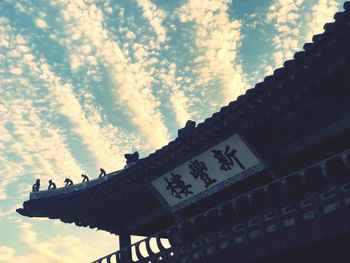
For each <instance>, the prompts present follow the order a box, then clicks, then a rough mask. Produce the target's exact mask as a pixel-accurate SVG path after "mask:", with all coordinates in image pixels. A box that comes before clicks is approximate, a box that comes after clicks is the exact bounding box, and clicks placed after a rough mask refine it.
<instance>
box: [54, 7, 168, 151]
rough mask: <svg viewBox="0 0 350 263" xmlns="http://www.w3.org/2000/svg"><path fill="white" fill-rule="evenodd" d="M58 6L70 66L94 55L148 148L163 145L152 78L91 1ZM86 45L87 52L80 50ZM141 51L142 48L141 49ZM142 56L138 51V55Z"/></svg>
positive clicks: (75, 66)
mask: <svg viewBox="0 0 350 263" xmlns="http://www.w3.org/2000/svg"><path fill="white" fill-rule="evenodd" d="M56 3H58V4H59V5H60V7H61V8H62V16H63V18H64V21H63V22H64V26H65V29H66V32H65V34H66V35H65V37H64V39H65V40H64V41H63V42H64V43H63V44H64V45H66V46H67V48H68V50H69V52H70V59H71V65H72V69H73V70H75V71H77V70H79V69H81V68H82V67H83V65H84V66H85V65H88V66H91V64H90V63H89V61H88V60H87V58H88V57H95V59H96V61H100V62H101V63H102V64H103V66H104V67H105V68H106V69H107V70H108V72H109V75H110V78H111V80H112V83H113V90H114V94H115V97H116V99H117V103H118V104H122V105H124V107H125V110H124V113H126V114H127V115H128V116H129V118H130V120H131V121H132V123H134V124H135V125H136V126H137V127H138V129H139V131H140V132H141V133H142V134H143V136H144V137H145V138H146V142H147V145H145V146H146V147H147V146H148V148H151V149H155V148H158V147H161V146H163V145H164V144H166V143H167V142H168V140H169V134H168V131H167V128H166V126H165V124H164V121H163V116H162V114H161V112H160V111H159V106H160V101H158V100H157V99H156V98H155V97H154V96H153V94H152V82H153V78H152V76H151V74H150V73H149V72H147V71H146V70H145V69H144V68H143V67H142V64H141V63H133V62H131V61H130V59H129V58H128V57H127V55H126V54H124V52H123V49H122V48H121V47H120V45H119V44H118V42H117V41H116V40H114V38H113V37H112V35H111V33H110V32H109V31H108V29H107V28H106V27H105V21H104V19H105V18H104V15H103V13H102V11H101V10H100V9H98V8H97V7H96V6H95V5H94V4H90V5H87V4H85V3H84V2H76V1H56ZM81 45H89V46H90V47H91V51H90V53H89V54H84V53H82V52H81V48H80V47H81ZM141 51H142V50H141ZM140 58H142V54H140Z"/></svg>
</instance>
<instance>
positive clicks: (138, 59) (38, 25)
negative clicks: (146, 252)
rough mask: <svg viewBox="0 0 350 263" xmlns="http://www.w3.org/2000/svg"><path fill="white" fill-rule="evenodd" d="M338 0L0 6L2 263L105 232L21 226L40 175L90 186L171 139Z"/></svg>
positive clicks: (78, 249) (75, 255) (50, 252)
mask: <svg viewBox="0 0 350 263" xmlns="http://www.w3.org/2000/svg"><path fill="white" fill-rule="evenodd" d="M342 3H343V1H342V0H233V1H228V0H227V1H220V0H215V1H208V0H186V1H175V0H174V1H169V0H157V1H155V0H154V1H150V0H120V1H116V0H101V1H98V0H51V1H40V0H37V1H28V0H2V1H0V169H1V175H0V178H1V179H0V262H14V261H18V260H19V262H21V261H24V260H26V262H44V263H45V262H85V261H89V260H92V259H95V258H98V257H100V256H103V255H105V254H107V253H109V252H111V251H113V250H115V249H117V247H118V242H117V238H116V237H115V236H112V235H110V234H108V233H104V232H101V231H98V232H96V231H95V230H90V229H83V228H78V227H74V226H72V225H67V224H63V223H61V222H59V221H56V220H46V219H28V218H24V217H21V216H19V215H17V214H16V213H15V208H16V207H20V206H21V203H22V202H23V201H24V200H26V199H27V198H28V195H29V192H30V190H31V185H32V184H33V183H34V181H35V179H36V178H40V179H41V181H42V187H47V183H46V182H47V181H48V180H49V179H51V178H52V179H53V180H54V181H55V182H56V184H57V185H58V186H63V181H64V179H65V178H66V177H69V178H71V179H72V180H73V181H74V182H79V181H80V180H81V177H80V174H82V173H85V174H87V175H89V176H90V178H94V177H96V176H97V175H98V169H99V168H100V167H103V168H105V170H106V171H107V172H111V171H114V170H118V169H121V168H122V167H123V166H124V162H125V161H124V157H123V155H124V154H125V153H128V152H133V151H135V150H138V151H139V153H140V155H141V157H144V156H146V155H148V154H149V153H151V152H153V151H154V150H156V149H158V148H160V147H162V146H163V145H165V144H167V143H168V142H169V140H173V139H174V138H175V137H176V135H177V130H178V129H179V128H181V127H183V126H184V124H185V123H186V121H187V120H188V119H192V120H195V121H197V122H201V121H203V120H204V119H205V118H207V117H209V116H211V114H212V113H213V112H216V111H218V110H219V109H220V107H221V106H223V105H225V104H227V103H228V102H230V101H232V100H234V99H235V98H236V97H237V96H238V95H240V94H243V93H244V92H245V90H246V89H248V88H252V87H253V86H254V84H255V83H257V82H260V81H262V80H263V78H264V77H265V76H266V75H270V74H271V73H272V72H273V69H275V68H277V67H280V66H281V65H282V64H283V61H284V60H286V59H290V58H291V57H292V56H293V53H294V52H296V51H298V50H300V49H301V48H302V45H303V43H305V42H308V41H310V40H311V37H312V35H313V34H316V33H322V32H323V28H322V27H323V24H324V23H326V22H331V21H333V14H334V13H335V12H336V11H338V10H341V5H342Z"/></svg>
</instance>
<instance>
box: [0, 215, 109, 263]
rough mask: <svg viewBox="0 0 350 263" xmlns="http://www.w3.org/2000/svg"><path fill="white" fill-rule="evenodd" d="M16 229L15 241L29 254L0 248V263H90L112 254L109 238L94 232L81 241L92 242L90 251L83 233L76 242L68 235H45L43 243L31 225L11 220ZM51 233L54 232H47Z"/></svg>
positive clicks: (107, 235)
mask: <svg viewBox="0 0 350 263" xmlns="http://www.w3.org/2000/svg"><path fill="white" fill-rule="evenodd" d="M12 220H14V222H15V223H16V225H15V226H16V227H17V228H18V230H19V232H20V234H19V235H18V237H19V239H20V240H21V241H22V242H24V243H25V244H26V245H28V246H29V247H30V248H31V250H30V251H27V252H26V253H25V254H23V255H17V253H16V250H15V249H14V248H12V247H9V246H0V262H3V263H10V262H28V263H35V262H40V263H50V262H57V263H73V262H90V261H92V260H94V259H97V258H99V257H101V256H103V255H105V254H107V253H109V252H111V251H112V250H113V245H111V244H112V242H113V241H114V239H115V237H114V236H113V235H110V234H107V233H102V232H97V233H93V235H90V234H89V235H88V236H85V238H94V242H95V244H94V248H93V249H91V247H90V244H89V243H87V242H86V243H85V242H84V241H83V240H84V239H83V238H82V237H84V233H83V231H81V232H80V237H81V238H82V239H80V238H78V237H76V236H72V235H56V236H52V235H51V234H48V233H46V236H47V239H46V240H45V241H39V239H40V240H43V236H41V237H39V236H40V235H39V234H38V233H37V232H36V231H35V230H34V227H33V225H32V224H31V223H29V222H27V221H25V220H23V219H14V218H12ZM51 233H54V232H51Z"/></svg>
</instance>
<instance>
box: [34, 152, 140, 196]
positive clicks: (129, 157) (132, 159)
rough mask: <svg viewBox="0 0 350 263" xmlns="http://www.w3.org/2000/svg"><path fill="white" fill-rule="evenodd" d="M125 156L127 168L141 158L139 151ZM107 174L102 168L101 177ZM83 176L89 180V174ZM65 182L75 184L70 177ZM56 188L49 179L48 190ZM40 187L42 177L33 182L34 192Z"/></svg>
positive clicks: (68, 184) (85, 180)
mask: <svg viewBox="0 0 350 263" xmlns="http://www.w3.org/2000/svg"><path fill="white" fill-rule="evenodd" d="M124 157H125V159H126V166H125V167H124V168H127V167H128V165H131V164H133V163H135V162H137V161H138V160H139V153H138V152H134V153H127V154H124ZM105 175H106V171H105V170H103V169H102V168H100V175H99V176H98V177H99V178H100V177H102V176H105ZM81 177H83V178H84V179H83V183H85V182H88V181H89V177H87V175H85V174H82V175H81ZM64 182H65V183H66V185H65V186H64V187H68V186H71V185H73V181H72V180H71V179H69V178H66V179H65V180H64ZM56 188H57V186H56V184H55V183H54V182H53V181H52V180H49V187H48V188H47V190H51V189H56ZM39 189H40V179H37V180H36V182H35V184H33V188H32V190H33V192H37V191H39Z"/></svg>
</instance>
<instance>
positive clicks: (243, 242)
mask: <svg viewBox="0 0 350 263" xmlns="http://www.w3.org/2000/svg"><path fill="white" fill-rule="evenodd" d="M344 9H345V10H344V11H343V12H340V13H336V14H335V16H334V17H335V22H334V23H328V24H325V26H324V29H325V32H324V33H323V34H320V35H315V36H314V37H313V42H312V43H307V44H305V45H304V50H303V51H301V52H297V53H296V54H295V55H294V59H293V60H289V61H286V62H285V63H284V67H283V68H279V69H276V70H275V71H274V74H273V75H272V76H268V77H266V78H265V79H264V81H263V82H261V83H258V84H257V85H256V86H255V87H254V88H252V89H250V90H248V91H247V92H246V94H245V95H243V96H240V97H239V98H238V99H237V100H236V101H234V102H231V103H230V104H229V105H228V106H225V107H223V108H221V110H220V112H217V113H214V114H213V116H212V117H210V118H208V119H206V120H205V121H204V122H203V123H200V124H198V126H197V127H195V125H193V123H189V125H188V127H187V128H186V129H182V130H180V131H179V136H178V137H177V138H176V139H175V140H174V141H172V142H170V143H169V144H168V145H166V146H164V147H163V148H161V149H159V150H157V151H156V152H155V153H153V154H151V155H149V156H148V157H147V158H144V159H140V160H138V161H137V162H135V163H134V164H133V165H131V166H129V167H127V168H125V169H124V170H121V171H118V172H114V173H111V174H108V175H107V176H105V177H102V178H100V179H96V180H91V181H89V182H87V183H85V184H77V185H74V186H71V187H69V188H62V189H55V190H51V191H39V192H33V193H31V196H30V200H28V201H26V202H24V204H23V208H20V209H17V211H18V213H20V214H22V215H24V216H29V217H48V218H54V219H60V220H61V221H62V222H65V223H75V224H76V225H77V226H84V227H90V228H98V229H102V230H105V231H108V232H110V233H114V234H117V235H121V243H122V247H123V248H122V249H121V250H119V251H117V252H114V253H112V254H110V255H107V256H105V257H103V258H101V259H99V260H97V261H95V262H112V261H113V260H114V261H115V262H181V263H185V262H233V263H245V262H261V263H265V262H282V261H283V262H329V261H331V260H333V261H334V260H335V261H336V262H350V250H349V247H350V245H349V244H350V88H349V87H350V77H349V76H350V2H346V3H345V4H344ZM236 133H239V134H241V135H242V136H244V138H245V140H246V141H247V142H248V143H249V144H250V146H251V147H252V148H253V149H254V150H255V151H256V152H257V154H258V155H259V156H260V157H261V158H262V160H263V161H264V163H265V164H266V169H264V170H262V171H261V172H259V173H258V174H256V175H255V176H251V177H249V178H247V179H246V180H243V181H241V182H238V183H236V184H233V185H231V186H229V187H227V188H225V189H223V190H222V191H219V192H216V193H214V194H212V195H210V196H208V197H207V198H204V199H202V200H200V201H199V202H197V203H194V204H191V205H189V206H187V207H184V208H183V209H181V210H179V211H176V212H171V211H170V210H169V209H166V208H165V207H164V206H163V204H162V203H161V202H160V201H159V199H158V198H157V196H156V195H155V194H154V192H152V191H151V189H150V186H149V184H150V181H151V180H153V179H154V178H157V177H159V176H160V175H162V174H164V173H165V172H167V171H169V169H171V168H173V167H176V166H177V165H179V164H181V163H183V162H185V161H187V160H189V159H191V158H192V157H194V156H196V155H197V154H198V153H200V152H202V151H203V150H205V149H208V148H209V147H211V146H213V145H215V144H216V143H218V142H220V141H222V140H224V139H225V138H228V137H229V136H231V135H232V134H236ZM130 234H133V235H142V236H147V237H148V238H146V239H145V240H143V241H140V242H138V243H136V244H134V245H132V246H131V245H130V237H129V235H130ZM162 238H167V239H168V240H169V241H170V244H171V247H170V248H167V247H165V246H164V245H163V242H162ZM151 240H155V244H156V245H154V244H153V245H151ZM141 246H144V247H145V250H146V251H147V255H145V253H142V252H141V251H140V250H141V249H140V247H141ZM155 246H156V247H157V248H156V249H155V248H154V247H155ZM131 252H133V253H134V254H136V255H137V260H136V259H135V260H132V259H131V256H130V255H131Z"/></svg>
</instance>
